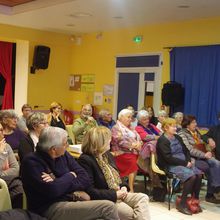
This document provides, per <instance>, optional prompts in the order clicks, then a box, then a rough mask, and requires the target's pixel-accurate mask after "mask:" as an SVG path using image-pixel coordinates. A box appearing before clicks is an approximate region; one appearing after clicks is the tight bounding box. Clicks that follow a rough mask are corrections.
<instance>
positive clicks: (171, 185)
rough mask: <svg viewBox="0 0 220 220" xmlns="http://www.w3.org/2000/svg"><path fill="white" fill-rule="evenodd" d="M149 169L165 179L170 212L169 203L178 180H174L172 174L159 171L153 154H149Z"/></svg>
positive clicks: (174, 177)
mask: <svg viewBox="0 0 220 220" xmlns="http://www.w3.org/2000/svg"><path fill="white" fill-rule="evenodd" d="M151 167H152V170H153V172H155V173H157V174H159V175H161V176H164V177H165V183H166V187H167V194H168V209H169V210H170V203H171V199H172V196H173V191H174V189H175V188H176V187H177V185H178V184H179V182H180V181H179V179H177V178H176V176H175V175H174V174H171V173H165V172H164V171H163V170H161V169H160V168H159V167H158V166H157V164H156V155H155V154H154V153H151Z"/></svg>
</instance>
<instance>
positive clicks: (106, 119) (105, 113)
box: [97, 109, 115, 129]
mask: <svg viewBox="0 0 220 220" xmlns="http://www.w3.org/2000/svg"><path fill="white" fill-rule="evenodd" d="M97 123H98V125H102V126H105V127H107V128H109V129H112V127H113V126H114V125H115V121H114V120H113V119H112V114H111V112H110V111H109V110H107V109H102V110H101V111H100V112H99V118H98V119H97Z"/></svg>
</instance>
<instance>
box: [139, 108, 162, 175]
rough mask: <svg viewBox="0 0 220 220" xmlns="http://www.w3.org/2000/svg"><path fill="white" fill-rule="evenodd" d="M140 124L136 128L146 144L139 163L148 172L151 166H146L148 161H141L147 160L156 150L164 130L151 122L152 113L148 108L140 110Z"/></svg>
mask: <svg viewBox="0 0 220 220" xmlns="http://www.w3.org/2000/svg"><path fill="white" fill-rule="evenodd" d="M137 120H138V125H137V126H136V128H135V130H136V131H137V133H138V134H139V135H140V137H141V140H142V141H143V142H144V145H143V147H142V149H141V152H140V157H139V160H138V162H139V163H138V165H139V166H140V168H141V169H143V170H144V171H146V172H148V171H149V170H148V169H149V168H148V167H147V166H146V165H147V164H148V163H144V164H142V163H140V162H141V161H142V160H140V159H143V160H144V161H145V162H146V159H147V158H150V154H151V152H156V140H157V139H158V138H159V137H160V135H161V134H162V132H160V130H159V129H158V128H157V127H156V126H155V125H153V124H151V123H150V115H149V113H148V112H147V111H146V110H140V111H139V112H138V114H137Z"/></svg>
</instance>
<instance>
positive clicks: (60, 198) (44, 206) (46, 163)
mask: <svg viewBox="0 0 220 220" xmlns="http://www.w3.org/2000/svg"><path fill="white" fill-rule="evenodd" d="M66 147H67V132H66V131H65V130H63V129H61V128H58V127H46V128H44V129H43V131H42V132H41V134H40V137H39V142H38V145H37V150H36V152H34V153H31V154H30V155H28V156H27V157H25V158H24V160H23V162H22V165H21V177H22V182H23V186H24V189H25V192H26V196H27V203H28V209H29V210H31V211H33V212H36V213H38V214H41V215H43V216H45V217H47V218H48V219H50V220H60V219H64V220H72V219H119V218H118V215H117V210H116V207H115V205H114V204H113V203H112V202H110V201H105V200H102V201H88V200H90V197H89V196H88V194H86V193H85V192H83V191H84V190H85V189H86V188H88V187H90V185H91V184H90V181H89V177H88V175H87V173H86V171H85V170H84V169H83V168H82V167H80V166H79V165H78V163H77V162H76V161H75V160H74V158H73V157H72V156H71V155H70V154H69V153H68V152H66ZM82 200H86V201H82Z"/></svg>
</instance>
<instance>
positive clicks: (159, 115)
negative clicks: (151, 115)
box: [157, 110, 168, 133]
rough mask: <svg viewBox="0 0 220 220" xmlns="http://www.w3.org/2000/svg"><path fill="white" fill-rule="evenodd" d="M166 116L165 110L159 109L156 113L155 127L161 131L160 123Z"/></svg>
mask: <svg viewBox="0 0 220 220" xmlns="http://www.w3.org/2000/svg"><path fill="white" fill-rule="evenodd" d="M167 117H168V115H167V112H166V111H165V110H160V111H159V112H158V114H157V119H158V123H157V128H158V129H159V130H160V131H161V132H162V133H163V129H162V123H163V121H164V120H165V119H166V118H167Z"/></svg>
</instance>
